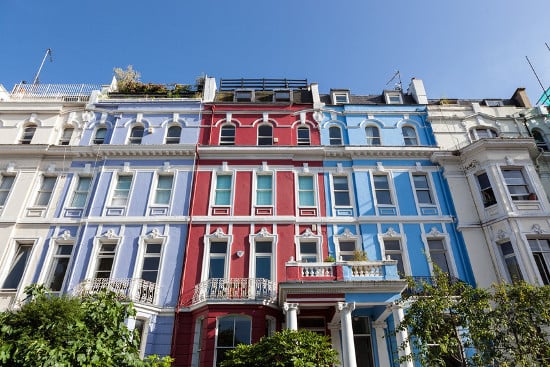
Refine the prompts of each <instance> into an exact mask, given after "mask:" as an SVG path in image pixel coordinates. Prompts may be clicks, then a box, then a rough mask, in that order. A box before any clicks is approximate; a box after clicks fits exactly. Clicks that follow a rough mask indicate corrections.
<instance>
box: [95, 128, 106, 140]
mask: <svg viewBox="0 0 550 367" xmlns="http://www.w3.org/2000/svg"><path fill="white" fill-rule="evenodd" d="M106 136H107V128H105V127H98V128H97V129H96V131H95V136H94V144H104V143H105V137H106Z"/></svg>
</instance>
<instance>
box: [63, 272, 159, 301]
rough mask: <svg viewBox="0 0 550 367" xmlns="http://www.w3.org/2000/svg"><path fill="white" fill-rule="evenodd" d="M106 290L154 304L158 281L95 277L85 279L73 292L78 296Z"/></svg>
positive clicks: (130, 298)
mask: <svg viewBox="0 0 550 367" xmlns="http://www.w3.org/2000/svg"><path fill="white" fill-rule="evenodd" d="M104 290H107V291H112V292H115V293H117V294H120V295H121V296H123V297H124V298H125V299H128V300H130V301H132V302H135V303H144V304H149V305H154V304H155V295H156V294H157V293H158V286H157V284H156V283H152V282H148V281H146V280H143V279H131V278H124V279H109V278H94V279H86V280H84V281H83V282H82V283H80V284H79V285H77V286H76V287H75V289H74V291H73V293H74V294H75V295H77V296H81V295H85V294H93V293H97V292H101V291H104Z"/></svg>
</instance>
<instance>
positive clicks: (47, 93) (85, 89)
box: [11, 83, 101, 102]
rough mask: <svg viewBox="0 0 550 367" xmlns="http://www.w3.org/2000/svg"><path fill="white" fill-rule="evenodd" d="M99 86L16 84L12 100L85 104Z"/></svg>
mask: <svg viewBox="0 0 550 367" xmlns="http://www.w3.org/2000/svg"><path fill="white" fill-rule="evenodd" d="M94 90H98V91H99V90H101V85H99V84H24V83H20V84H16V85H15V87H13V90H12V92H11V98H12V99H19V100H31V101H61V102H87V101H88V100H89V99H90V95H91V94H92V92H93V91H94Z"/></svg>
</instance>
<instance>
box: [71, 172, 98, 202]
mask: <svg viewBox="0 0 550 367" xmlns="http://www.w3.org/2000/svg"><path fill="white" fill-rule="evenodd" d="M73 177H76V178H77V180H76V183H74V189H73V190H72V195H71V201H70V202H69V203H70V204H69V208H77V209H84V208H85V207H86V204H87V203H88V200H89V198H90V193H91V191H92V186H93V183H94V180H93V177H92V176H90V175H76V174H75V175H74V176H73ZM83 178H84V179H88V180H90V182H89V186H88V189H87V190H86V191H84V190H79V188H80V183H81V181H82V179H83ZM77 197H84V201H83V203H82V205H81V206H77V205H75V200H76V198H77Z"/></svg>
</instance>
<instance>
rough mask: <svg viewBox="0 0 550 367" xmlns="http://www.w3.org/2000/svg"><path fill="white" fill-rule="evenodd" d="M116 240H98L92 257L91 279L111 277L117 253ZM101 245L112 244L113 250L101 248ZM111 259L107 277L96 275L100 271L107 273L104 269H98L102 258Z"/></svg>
mask: <svg viewBox="0 0 550 367" xmlns="http://www.w3.org/2000/svg"><path fill="white" fill-rule="evenodd" d="M118 244H119V243H118V241H100V242H99V244H98V246H97V249H96V254H95V258H94V264H93V271H92V278H93V279H111V278H112V275H113V270H114V269H115V268H116V266H115V265H116V260H117V255H118V251H117V250H118ZM103 246H114V248H113V250H103ZM109 258H111V259H112V262H111V268H110V269H109V271H108V275H109V276H108V277H98V276H97V275H98V274H99V273H100V272H101V273H107V271H106V270H102V269H100V266H101V263H102V261H103V259H109Z"/></svg>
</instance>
